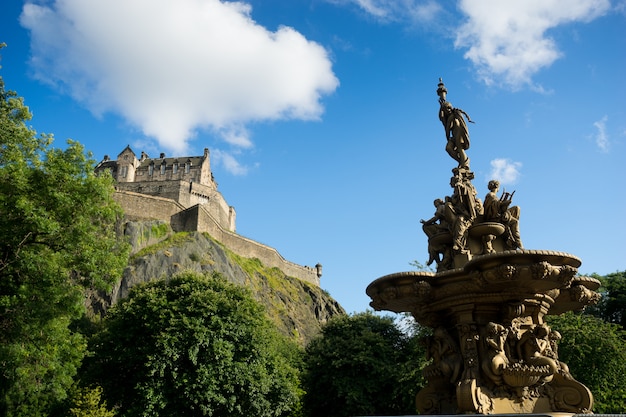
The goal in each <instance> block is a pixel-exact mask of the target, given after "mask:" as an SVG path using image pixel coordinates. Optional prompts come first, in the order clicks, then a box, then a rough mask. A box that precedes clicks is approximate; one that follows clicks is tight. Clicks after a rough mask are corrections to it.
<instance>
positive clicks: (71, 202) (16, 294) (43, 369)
mask: <svg viewBox="0 0 626 417" xmlns="http://www.w3.org/2000/svg"><path fill="white" fill-rule="evenodd" d="M2 46H3V45H0V48H1V47H2ZM30 118H31V114H30V112H29V110H28V108H27V107H26V106H25V105H24V100H23V99H22V98H21V97H18V96H17V94H16V93H15V92H13V91H7V90H5V86H4V80H3V79H2V78H1V77H0V415H4V416H29V417H33V416H40V415H49V413H50V410H51V409H52V407H53V406H54V405H55V404H56V403H58V402H60V401H62V400H63V399H64V398H65V397H66V396H67V389H68V388H69V387H70V386H71V384H72V378H73V376H74V375H75V373H76V369H77V367H78V365H79V363H80V360H81V359H82V357H83V354H84V349H85V342H84V340H83V338H82V337H81V335H80V334H76V333H74V332H72V331H71V330H70V329H69V327H68V326H69V325H70V322H71V321H72V320H73V319H75V318H77V317H80V315H81V314H82V313H83V310H84V307H83V303H84V290H85V288H97V289H106V288H107V287H109V286H110V285H111V283H112V282H114V281H115V279H117V277H118V276H119V274H120V273H121V270H122V267H123V265H124V264H125V263H126V261H127V251H126V249H125V246H124V245H122V244H120V243H119V242H118V241H117V240H116V237H115V230H114V227H115V222H116V219H117V218H118V216H119V215H120V214H121V212H120V210H119V208H118V206H117V205H116V204H115V203H114V202H113V200H112V193H113V192H114V190H113V187H112V181H111V178H107V177H96V176H95V175H94V174H93V168H94V161H93V160H92V159H91V158H90V155H86V154H85V152H84V149H83V147H82V146H81V145H80V144H78V143H77V142H72V141H69V142H68V146H67V147H66V149H64V150H61V149H55V148H52V147H51V144H52V136H51V135H40V136H37V135H36V132H35V131H34V130H33V129H32V128H30V127H28V126H27V125H26V122H28V121H29V120H30Z"/></svg>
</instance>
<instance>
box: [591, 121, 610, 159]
mask: <svg viewBox="0 0 626 417" xmlns="http://www.w3.org/2000/svg"><path fill="white" fill-rule="evenodd" d="M608 120H609V118H608V116H604V117H603V118H602V119H600V120H598V121H597V122H595V123H594V124H593V126H594V127H595V128H596V129H598V131H597V132H596V134H595V135H594V139H595V141H596V145H597V146H598V149H600V150H601V151H602V152H608V151H609V146H610V142H609V137H608V135H607V133H606V122H607V121H608Z"/></svg>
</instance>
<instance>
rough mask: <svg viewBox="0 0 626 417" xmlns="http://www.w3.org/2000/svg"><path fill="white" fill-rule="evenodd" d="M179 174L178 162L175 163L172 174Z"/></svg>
mask: <svg viewBox="0 0 626 417" xmlns="http://www.w3.org/2000/svg"><path fill="white" fill-rule="evenodd" d="M177 172H178V162H174V165H172V174H176V173H177Z"/></svg>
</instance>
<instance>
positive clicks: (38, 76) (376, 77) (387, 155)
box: [0, 0, 626, 312]
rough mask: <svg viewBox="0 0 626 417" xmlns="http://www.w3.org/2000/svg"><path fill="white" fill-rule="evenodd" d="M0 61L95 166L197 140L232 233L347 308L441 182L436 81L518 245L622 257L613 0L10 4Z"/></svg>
mask: <svg viewBox="0 0 626 417" xmlns="http://www.w3.org/2000/svg"><path fill="white" fill-rule="evenodd" d="M0 42H5V43H7V44H8V46H7V47H6V48H4V49H3V50H2V52H1V54H2V61H1V65H2V69H1V70H0V71H1V72H0V74H1V75H2V77H3V78H4V80H5V83H6V86H7V88H9V89H12V90H16V91H17V92H18V94H19V95H20V96H23V97H24V98H25V101H26V104H27V105H28V106H29V107H30V109H31V111H32V113H33V115H34V118H33V120H32V126H33V127H34V128H35V129H36V130H37V131H38V132H46V133H53V134H54V136H55V138H56V141H55V145H56V146H64V144H65V141H66V140H67V139H68V138H71V139H74V140H77V141H79V142H81V143H83V144H84V145H85V147H86V148H87V149H88V150H90V151H92V152H93V154H94V158H95V159H96V160H98V161H99V160H101V159H102V158H103V156H104V155H105V154H109V155H111V156H113V157H115V156H116V155H117V154H118V153H119V152H120V151H122V149H123V148H124V147H125V146H126V145H128V144H130V145H131V147H132V148H133V149H134V150H135V151H136V152H137V153H139V152H141V151H142V150H143V151H146V152H147V153H148V154H150V155H152V156H156V155H158V154H159V153H160V152H165V153H166V154H167V155H171V156H173V155H181V156H183V155H200V154H201V153H202V150H203V148H205V147H208V148H209V149H210V150H211V156H212V164H213V171H214V175H215V178H216V180H217V182H218V184H219V190H220V191H221V192H222V194H223V195H224V197H225V198H226V200H227V201H228V203H229V204H231V205H233V206H234V207H235V209H236V210H237V231H238V232H239V233H240V234H242V235H244V236H246V237H249V238H252V239H255V240H257V241H260V242H262V243H265V244H268V245H270V246H273V247H275V248H277V249H278V251H279V252H280V253H281V254H282V255H283V256H284V257H285V258H286V259H288V260H290V261H293V262H296V263H299V264H302V265H315V264H316V263H317V262H320V263H322V264H323V266H324V275H323V277H322V287H323V288H324V289H326V290H328V291H329V292H330V294H331V295H332V296H333V297H334V298H335V299H336V300H337V301H339V303H340V304H341V305H342V306H344V308H346V310H347V311H348V312H356V311H364V310H365V309H367V308H368V304H369V301H370V300H369V298H368V297H367V296H366V294H365V288H366V286H367V285H368V284H369V283H370V282H371V281H373V280H374V279H376V278H379V277H381V276H383V275H387V274H390V273H394V272H401V271H406V270H411V269H412V267H411V266H410V265H409V263H410V262H412V261H419V262H421V263H425V261H426V260H427V259H428V254H427V243H426V238H425V236H424V234H423V233H422V230H421V228H420V223H419V220H420V219H427V218H430V217H431V216H432V214H433V205H432V201H433V200H434V199H435V198H439V197H443V196H445V195H448V194H450V191H451V189H450V186H449V180H450V176H451V169H452V168H453V167H454V166H455V165H456V163H455V161H453V160H452V159H451V158H450V157H449V156H448V155H447V153H446V152H445V150H444V147H445V137H444V132H443V127H442V126H441V123H440V122H439V120H438V117H437V112H438V108H439V107H438V102H437V99H438V97H437V95H436V93H435V90H436V88H437V83H438V80H439V77H442V78H443V80H444V82H445V84H446V87H447V88H448V99H449V101H451V102H452V104H453V105H454V106H455V107H459V108H462V109H463V110H465V111H466V112H467V113H468V114H469V115H470V116H471V118H472V120H474V121H475V122H476V123H475V124H472V125H470V136H471V147H470V149H469V151H468V155H469V157H470V159H471V168H472V170H473V171H474V172H475V175H476V178H475V180H474V186H475V187H476V189H477V190H478V192H479V195H481V197H484V195H483V194H486V193H487V192H488V190H487V182H488V181H489V180H490V179H492V178H495V179H499V180H500V181H501V182H502V184H503V187H504V188H506V190H507V191H513V190H516V193H515V198H514V203H515V204H517V205H519V206H520V207H521V219H520V230H521V236H522V240H523V242H524V246H525V247H526V248H528V249H543V250H555V251H562V252H568V253H571V254H573V255H575V256H578V257H580V258H581V259H582V261H583V264H582V266H581V267H580V268H579V272H581V273H583V274H589V273H593V272H596V273H599V274H602V275H604V274H608V273H611V272H616V271H622V270H624V269H626V243H625V242H626V221H624V220H623V219H622V216H623V215H624V214H626V209H625V207H626V186H625V185H624V176H625V174H624V168H623V167H624V165H625V158H626V144H625V142H626V99H625V97H626V82H625V81H624V75H623V74H624V68H626V2H625V1H624V0H566V1H565V0H532V1H531V0H525V1H517V0H516V1H496V0H462V1H446V2H437V1H431V0H424V1H418V0H294V1H278V0H265V1H257V0H254V1H248V2H238V3H233V2H219V1H217V0H133V1H128V0H89V1H85V0H56V1H46V0H41V1H35V2H22V1H17V0H9V1H5V2H3V3H2V6H0Z"/></svg>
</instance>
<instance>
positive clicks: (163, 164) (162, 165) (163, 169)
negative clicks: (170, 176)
mask: <svg viewBox="0 0 626 417" xmlns="http://www.w3.org/2000/svg"><path fill="white" fill-rule="evenodd" d="M163 174H165V161H163V163H162V164H161V175H163Z"/></svg>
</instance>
